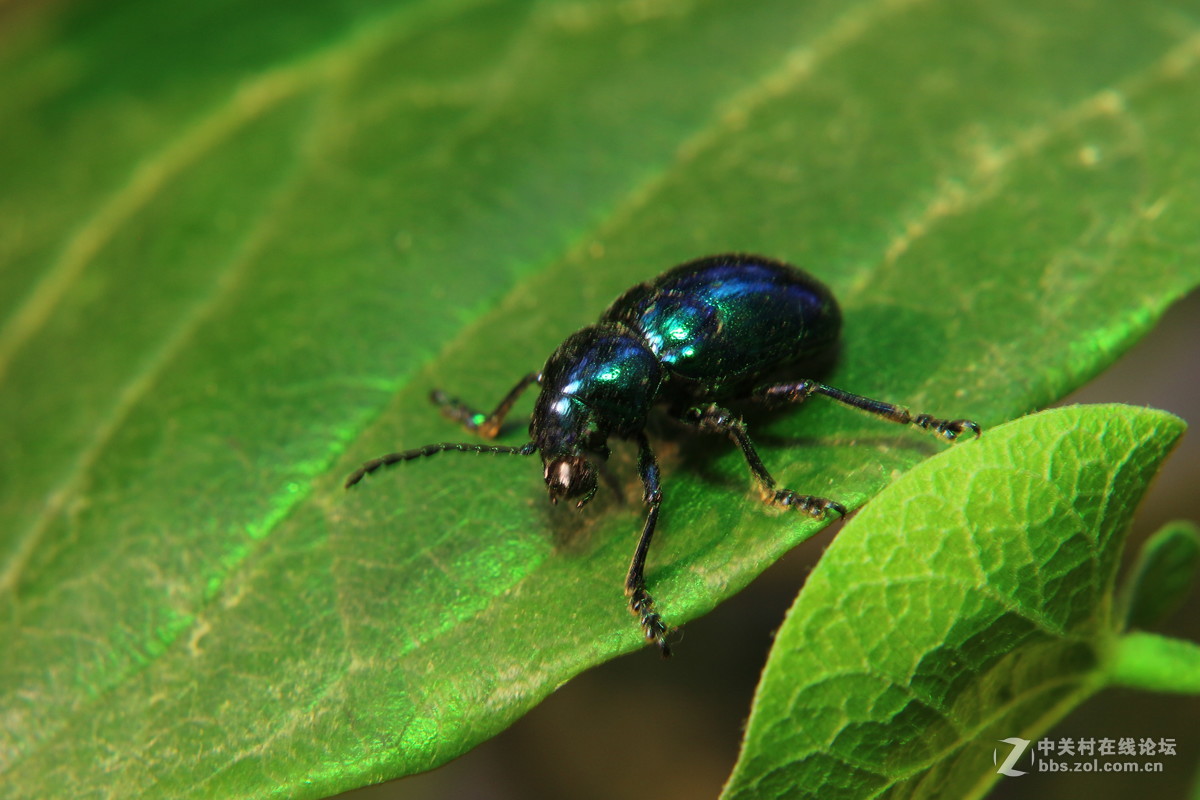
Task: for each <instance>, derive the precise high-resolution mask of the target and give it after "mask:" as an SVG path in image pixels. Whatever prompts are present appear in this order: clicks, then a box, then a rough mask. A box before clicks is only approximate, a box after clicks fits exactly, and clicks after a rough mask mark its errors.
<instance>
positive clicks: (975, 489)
mask: <svg viewBox="0 0 1200 800" xmlns="http://www.w3.org/2000/svg"><path fill="white" fill-rule="evenodd" d="M1183 429H1184V426H1183V423H1182V422H1181V421H1180V420H1179V419H1178V418H1176V417H1172V416H1171V415H1169V414H1166V413H1164V412H1161V411H1150V410H1147V409H1135V408H1131V407H1128V406H1074V407H1070V408H1065V409H1057V410H1055V411H1050V412H1045V413H1042V414H1037V415H1034V416H1030V417H1025V418H1023V419H1020V420H1018V421H1016V422H1013V423H1009V424H1007V425H1004V426H1001V427H999V428H996V429H994V430H992V431H989V432H988V435H987V436H986V437H985V438H984V439H983V440H982V441H980V442H978V443H976V444H974V445H973V446H971V447H964V448H961V449H959V450H956V451H955V452H953V453H947V454H945V455H943V456H942V457H940V458H937V459H931V460H929V461H927V462H926V463H924V464H922V465H920V466H919V467H917V468H916V469H914V470H912V471H911V472H910V473H908V474H907V475H905V476H904V478H902V479H901V480H899V481H897V482H896V483H895V484H893V485H892V486H890V487H888V489H887V491H886V492H884V493H883V494H881V495H880V496H879V497H878V498H877V499H876V500H875V501H874V502H873V503H871V505H870V506H869V507H868V508H867V509H866V510H864V511H863V512H862V513H861V514H859V515H858V516H857V517H856V518H855V519H854V521H852V522H851V523H850V524H849V525H847V526H846V528H845V530H844V531H842V532H841V534H840V535H839V536H838V538H837V539H836V541H835V542H834V544H833V545H832V546H831V547H830V548H829V550H828V552H827V553H826V554H825V556H824V557H823V558H822V559H821V562H820V564H819V565H818V566H817V569H816V570H814V572H813V574H812V576H811V578H810V579H809V580H808V582H807V584H806V585H805V588H804V591H803V592H802V593H801V594H800V597H799V599H798V600H797V601H796V604H795V606H793V608H792V610H791V611H790V612H789V614H788V618H787V621H786V622H785V623H784V625H783V628H782V629H781V630H780V632H779V636H778V637H777V638H776V643H775V646H774V648H773V650H772V652H771V657H770V660H769V661H768V663H767V668H766V671H765V672H764V675H763V681H762V683H761V684H760V686H759V691H758V694H757V696H756V697H755V701H754V711H753V714H752V715H751V718H750V725H749V728H748V730H747V732H746V742H745V746H744V748H743V751H742V755H741V758H740V760H739V762H738V766H737V767H736V768H735V770H734V774H733V776H732V777H731V779H730V782H729V785H728V786H727V787H726V792H725V795H724V796H726V797H729V798H756V799H758V800H763V799H765V798H782V797H787V798H797V797H814V798H816V797H820V798H831V797H838V798H852V797H864V798H865V797H881V796H886V797H964V798H965V797H979V796H982V794H983V793H984V792H985V791H986V789H987V788H988V787H989V786H990V785H991V783H992V782H993V781H995V779H996V778H997V773H996V768H995V764H994V763H993V756H994V750H995V748H996V746H997V745H996V743H997V742H998V741H1000V740H1003V739H1006V738H1009V737H1014V736H1019V737H1022V738H1029V739H1033V738H1036V736H1037V735H1039V734H1041V733H1043V732H1044V731H1045V730H1046V729H1047V728H1048V727H1049V726H1050V724H1052V723H1053V722H1055V721H1057V720H1058V719H1059V718H1061V717H1062V716H1063V715H1064V714H1065V713H1066V712H1067V711H1069V710H1070V709H1071V708H1072V707H1074V706H1075V705H1078V704H1079V703H1080V702H1081V701H1082V700H1083V699H1084V698H1085V697H1087V696H1088V695H1090V694H1091V693H1093V692H1095V691H1096V690H1097V689H1098V688H1100V687H1101V686H1103V685H1104V684H1105V683H1106V682H1107V681H1109V680H1112V681H1114V682H1119V683H1124V684H1128V685H1141V686H1152V687H1153V688H1157V689H1160V690H1163V689H1173V690H1174V691H1190V692H1196V693H1200V681H1198V679H1200V648H1197V647H1196V645H1192V644H1189V643H1184V642H1167V641H1166V640H1162V639H1161V638H1159V637H1150V636H1149V635H1148V634H1143V633H1138V634H1132V635H1130V636H1128V637H1123V636H1122V633H1123V629H1124V627H1125V616H1124V608H1123V607H1122V606H1121V604H1120V603H1118V602H1117V601H1116V594H1115V591H1114V583H1115V577H1116V566H1117V564H1118V563H1119V556H1120V552H1121V545H1122V543H1123V539H1124V532H1125V530H1126V529H1127V528H1128V524H1129V520H1130V518H1131V517H1132V515H1133V509H1134V507H1135V506H1136V504H1137V501H1138V500H1139V499H1140V498H1141V495H1142V494H1143V493H1144V492H1145V490H1146V487H1147V485H1148V484H1149V482H1150V480H1151V479H1152V478H1153V477H1154V475H1155V473H1156V472H1157V471H1158V468H1159V466H1160V464H1161V462H1162V460H1163V458H1164V457H1165V456H1166V454H1167V453H1168V452H1169V451H1170V449H1171V447H1172V446H1173V445H1174V444H1175V442H1176V440H1177V439H1178V438H1179V436H1180V435H1181V434H1182V433H1183ZM1185 665H1186V667H1185Z"/></svg>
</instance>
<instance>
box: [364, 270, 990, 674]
mask: <svg viewBox="0 0 1200 800" xmlns="http://www.w3.org/2000/svg"><path fill="white" fill-rule="evenodd" d="M841 326H842V317H841V312H840V311H839V310H838V306H837V302H836V301H835V300H834V298H833V295H832V294H831V293H830V291H829V289H827V288H826V287H825V286H824V285H823V284H821V283H820V282H819V281H818V280H817V279H815V278H813V277H812V276H811V275H809V274H807V273H806V272H802V271H801V270H799V269H796V268H795V267H792V266H789V265H788V264H784V263H782V262H780V261H775V260H773V259H770V258H765V257H763V256H753V255H741V254H728V255H719V256H709V257H707V258H701V259H698V260H696V261H691V262H688V263H686V264H682V265H680V266H678V267H675V268H674V269H671V270H668V271H667V272H664V273H663V274H662V275H660V276H658V278H656V279H655V280H653V281H651V282H649V283H643V284H639V285H637V286H635V287H633V288H632V289H630V290H629V291H627V292H626V293H625V294H623V295H622V296H621V297H620V298H618V299H617V300H616V302H614V303H613V304H612V305H611V306H609V308H608V310H607V311H605V312H604V314H602V315H601V317H600V321H599V322H598V323H596V324H595V325H590V326H588V327H586V328H583V329H582V330H579V331H577V332H575V333H573V334H572V335H571V336H569V337H567V340H566V341H564V342H563V343H562V344H561V345H559V347H558V349H557V350H555V351H554V353H553V354H551V356H550V358H549V359H548V360H547V361H546V364H545V366H543V367H542V369H541V371H540V372H531V373H529V374H528V375H526V376H525V377H524V378H522V379H521V380H520V382H518V383H517V385H516V386H515V387H513V389H512V391H510V392H509V393H508V395H507V396H506V397H505V398H504V399H503V400H501V401H500V404H499V405H498V406H497V407H496V409H495V410H494V411H493V412H492V413H491V414H487V415H485V414H483V413H481V412H479V411H476V410H475V409H473V408H471V407H469V406H467V405H466V404H464V403H462V402H460V401H458V400H455V399H453V398H450V397H447V396H446V395H445V394H443V393H441V392H439V391H435V392H434V393H433V396H432V399H433V401H434V402H435V403H437V404H438V405H439V406H440V407H441V409H442V412H443V413H444V414H445V415H446V416H447V417H449V418H450V419H453V420H455V421H457V422H459V423H461V424H462V426H463V427H464V428H466V429H467V430H468V431H471V432H473V433H478V434H480V435H481V436H484V437H485V438H488V439H491V438H494V437H495V436H496V434H497V433H499V431H500V424H501V422H503V420H504V417H505V416H506V415H507V414H508V412H509V410H510V409H511V408H512V405H513V403H514V402H516V400H517V398H518V397H519V396H520V394H521V393H522V392H523V391H525V389H527V388H529V386H530V385H532V384H534V383H536V384H538V385H539V386H540V387H541V394H540V395H539V396H538V399H537V403H536V404H535V406H534V411H533V417H532V419H531V420H530V423H529V436H530V441H529V442H528V443H527V444H525V445H523V446H521V447H505V446H499V445H482V444H470V443H458V442H453V443H441V444H430V445H425V446H424V447H419V448H417V449H415V450H405V451H403V452H400V453H389V454H388V455H385V456H381V457H379V458H376V459H373V460H371V461H368V462H366V463H365V464H363V465H362V466H361V467H360V468H359V469H358V470H356V471H355V472H354V473H353V474H352V475H350V477H349V478H347V479H346V487H347V488H349V487H350V486H353V485H354V484H356V483H358V482H359V481H360V480H362V478H363V476H365V475H367V474H368V473H371V472H374V471H375V470H377V469H379V468H380V467H383V466H386V465H388V464H394V463H396V462H398V461H409V460H412V459H414V458H420V457H422V456H430V455H433V454H434V453H440V452H442V451H444V450H458V451H463V452H475V453H504V454H511V455H524V456H529V455H533V454H534V453H539V454H541V457H542V463H543V465H544V467H545V470H544V476H545V480H546V488H547V490H548V491H549V493H550V500H551V501H552V502H555V503H557V502H558V501H559V499H561V498H567V499H573V500H575V501H576V505H577V506H578V507H580V508H582V507H583V505H584V504H585V503H587V502H588V500H590V499H592V496H593V495H595V493H596V483H597V482H596V468H595V466H594V464H593V461H594V460H596V459H601V460H603V459H606V458H608V455H609V450H608V444H607V442H608V438H609V437H610V436H616V437H617V438H620V439H630V440H633V441H635V442H637V444H638V448H639V452H638V472H639V473H640V475H641V479H642V486H643V489H644V491H643V496H642V499H643V502H644V503H645V504H646V506H647V514H646V522H645V524H644V525H643V527H642V535H641V538H640V539H639V540H638V544H637V549H636V550H635V551H634V555H633V561H632V563H631V564H630V565H629V573H628V574H627V575H626V578H625V593H626V595H627V596H628V597H629V608H630V610H631V611H633V613H634V614H635V615H636V616H637V617H638V620H639V622H640V624H641V626H642V630H643V632H644V633H645V636H646V639H647V640H649V641H653V642H655V643H656V644H657V645H658V647H659V649H660V650H661V652H662V654H663V655H664V656H669V655H670V654H671V651H670V648H669V646H668V644H667V641H666V634H667V632H668V629H667V626H666V625H665V624H664V623H663V621H662V619H661V617H660V616H659V615H658V613H657V612H656V611H655V610H654V600H653V598H651V596H650V594H649V592H647V591H646V581H645V576H644V572H645V566H646V554H647V552H648V551H649V549H650V540H651V538H652V537H653V536H654V528H655V524H656V523H657V521H658V509H659V506H660V505H661V504H662V490H661V489H660V486H659V473H658V463H657V461H656V460H655V458H654V452H653V451H652V450H651V449H650V442H649V440H648V439H647V438H646V433H645V427H646V416H647V415H648V414H649V413H650V409H651V407H653V406H655V405H662V406H665V408H666V411H667V413H668V414H670V415H671V416H673V417H675V418H676V419H678V420H679V421H681V422H683V423H684V424H686V425H688V426H691V427H692V428H695V429H696V430H698V431H704V432H711V433H723V434H725V435H727V436H729V437H730V438H731V439H733V441H734V442H735V443H737V445H738V446H739V447H740V448H741V450H742V453H743V454H744V455H745V457H746V462H747V464H748V465H749V467H750V472H751V475H752V476H753V478H754V481H755V484H756V485H757V488H758V491H759V494H760V496H761V497H762V499H763V501H764V502H766V503H768V504H769V505H772V506H776V507H779V508H788V509H796V510H799V511H802V512H804V513H806V514H808V515H809V516H811V517H815V518H824V517H826V516H828V515H829V513H830V512H834V513H836V514H839V515H842V516H844V515H845V513H846V509H845V508H844V507H843V506H842V505H841V504H839V503H836V502H834V501H833V500H827V499H825V498H823V497H814V496H811V495H805V494H798V493H796V492H794V491H792V490H791V489H781V488H779V487H777V486H776V485H775V479H774V478H772V477H771V474H770V473H769V472H767V469H766V467H764V466H763V463H762V460H761V459H760V458H759V457H758V453H757V451H755V449H754V445H753V444H751V442H750V438H749V436H748V435H747V433H746V425H745V423H744V422H742V420H741V418H740V417H738V416H737V415H736V414H734V413H733V412H731V411H728V410H726V409H725V408H723V407H722V406H721V405H720V403H721V402H723V401H730V400H737V399H747V400H754V401H757V402H761V403H765V404H769V405H779V404H783V403H800V402H803V401H804V400H807V399H808V398H809V397H810V396H812V395H814V394H819V395H824V396H825V397H829V398H831V399H833V400H835V401H837V402H839V403H841V404H843V405H846V406H851V407H853V408H858V409H861V410H863V411H866V412H868V413H870V414H873V415H875V416H878V417H881V418H882V419H885V420H888V421H890V422H897V423H900V424H903V425H914V426H916V427H918V428H921V429H923V430H927V431H930V432H931V433H934V434H936V435H937V436H940V437H941V438H943V439H945V440H946V441H954V440H955V439H957V438H958V437H959V436H961V435H962V434H963V433H964V432H966V431H971V432H972V433H973V434H975V435H976V436H978V435H979V426H978V425H976V424H975V423H974V422H971V421H970V420H966V419H956V420H945V419H938V418H935V417H931V416H929V415H928V414H916V415H913V414H910V413H909V411H908V409H906V408H902V407H900V406H896V405H893V404H891V403H885V402H882V401H880V400H872V399H870V398H867V397H860V396H859V395H855V394H850V393H849V392H845V391H842V390H841V389H835V388H834V387H832V386H826V385H825V384H822V383H818V382H817V381H815V380H812V379H810V378H804V379H800V380H795V379H794V378H795V376H797V375H798V374H803V370H804V369H805V368H810V369H811V367H812V365H813V364H814V363H817V362H819V361H822V360H827V358H828V356H829V355H830V354H831V353H832V351H833V348H834V347H835V346H836V344H837V341H838V336H839V334H840V332H841ZM789 375H790V376H791V377H793V380H783V381H782V382H773V381H767V379H768V378H769V377H774V376H789Z"/></svg>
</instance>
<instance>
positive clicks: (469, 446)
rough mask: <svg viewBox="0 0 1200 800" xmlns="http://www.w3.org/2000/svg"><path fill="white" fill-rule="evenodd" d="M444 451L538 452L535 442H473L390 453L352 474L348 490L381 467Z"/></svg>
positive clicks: (429, 446) (432, 445)
mask: <svg viewBox="0 0 1200 800" xmlns="http://www.w3.org/2000/svg"><path fill="white" fill-rule="evenodd" d="M443 450H457V451H459V452H460V453H496V454H502V455H510V456H531V455H533V454H534V453H536V452H537V445H535V444H534V443H533V442H530V443H529V444H526V445H522V446H521V447H504V446H503V445H493V444H473V443H471V442H441V443H439V444H427V445H425V446H424V447H418V448H416V449H414V450H405V451H404V452H402V453H388V454H387V455H386V456H380V457H379V458H372V459H371V460H370V461H368V462H366V463H365V464H363V465H362V466H361V467H359V468H358V469H356V470H354V472H352V473H350V477H348V478H346V488H347V489H349V488H350V487H351V486H353V485H354V484H356V483H358V482H359V481H361V480H362V479H363V478H364V477H365V476H367V475H370V474H371V473H372V472H374V471H375V470H377V469H379V468H380V467H387V466H391V465H392V464H395V463H397V462H399V461H412V460H413V459H414V458H423V457H424V456H431V455H433V454H434V453H440V452H442V451H443Z"/></svg>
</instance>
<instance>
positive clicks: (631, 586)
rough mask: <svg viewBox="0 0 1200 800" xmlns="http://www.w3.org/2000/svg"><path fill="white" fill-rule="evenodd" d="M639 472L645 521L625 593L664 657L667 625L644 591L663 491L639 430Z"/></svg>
mask: <svg viewBox="0 0 1200 800" xmlns="http://www.w3.org/2000/svg"><path fill="white" fill-rule="evenodd" d="M637 440H638V472H639V473H640V474H641V476H642V488H643V493H642V501H643V502H644V503H645V504H646V505H647V506H648V507H649V511H648V512H647V513H646V524H645V525H643V526H642V535H641V538H639V539H638V543H637V550H635V551H634V553H633V561H631V562H630V564H629V574H628V575H627V576H626V577H625V594H627V595H629V610H630V611H632V612H633V613H634V615H635V616H637V618H638V621H639V622H640V623H641V625H642V631H643V632H644V633H645V635H646V640H647V641H651V642H654V643H655V644H657V645H658V649H659V651H660V652H661V653H662V656H663V658H670V657H671V648H670V646H668V645H667V639H666V636H667V626H666V625H664V624H663V621H662V617H660V616H659V615H658V612H656V611H655V610H654V598H653V597H651V596H650V593H649V592H647V591H646V577H645V572H646V553H647V552H649V550H650V540H651V539H653V538H654V527H655V525H656V524H657V523H658V508H659V506H661V505H662V490H661V489H660V488H659V484H658V461H656V460H655V458H654V452H653V451H652V450H651V449H650V441H649V440H648V439H647V438H646V434H645V433H638V436H637Z"/></svg>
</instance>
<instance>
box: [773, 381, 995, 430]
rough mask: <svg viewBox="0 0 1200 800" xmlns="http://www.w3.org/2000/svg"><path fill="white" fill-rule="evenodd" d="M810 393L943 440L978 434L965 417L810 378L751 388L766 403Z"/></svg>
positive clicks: (793, 399) (800, 400) (803, 397)
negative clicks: (941, 415) (919, 410)
mask: <svg viewBox="0 0 1200 800" xmlns="http://www.w3.org/2000/svg"><path fill="white" fill-rule="evenodd" d="M814 394H820V395H824V396H825V397H828V398H829V399H831V400H834V401H836V402H838V403H841V404H842V405H844V406H848V407H850V408H857V409H859V410H860V411H865V412H867V413H868V414H871V415H873V416H876V417H879V418H880V419H885V420H887V421H888V422H895V423H897V424H900V425H913V426H915V427H917V428H920V429H921V430H924V431H929V432H931V433H933V434H935V435H937V436H940V437H941V438H943V439H945V440H946V441H947V442H953V441H954V440H955V439H957V438H958V437H959V436H962V435H963V434H964V433H966V432H967V431H970V432H971V433H973V434H975V435H976V436H979V433H980V432H979V426H978V425H976V424H975V423H974V422H972V421H971V420H969V419H938V418H937V417H934V416H930V415H929V414H916V415H914V414H913V413H912V412H910V411H909V410H908V409H907V408H905V407H903V406H898V405H895V404H894V403H885V402H883V401H882V400H872V399H871V398H870V397H863V396H862V395H857V394H851V393H850V392H845V391H842V390H841V389H835V388H834V387H832V386H826V385H825V384H823V383H818V382H817V381H814V380H803V381H798V382H796V383H780V384H776V385H774V386H762V387H759V388H758V389H755V390H754V395H753V396H754V399H755V400H759V401H761V402H764V403H767V404H769V405H780V404H782V403H803V402H804V401H805V400H807V399H808V398H809V397H811V396H813V395H814Z"/></svg>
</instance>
